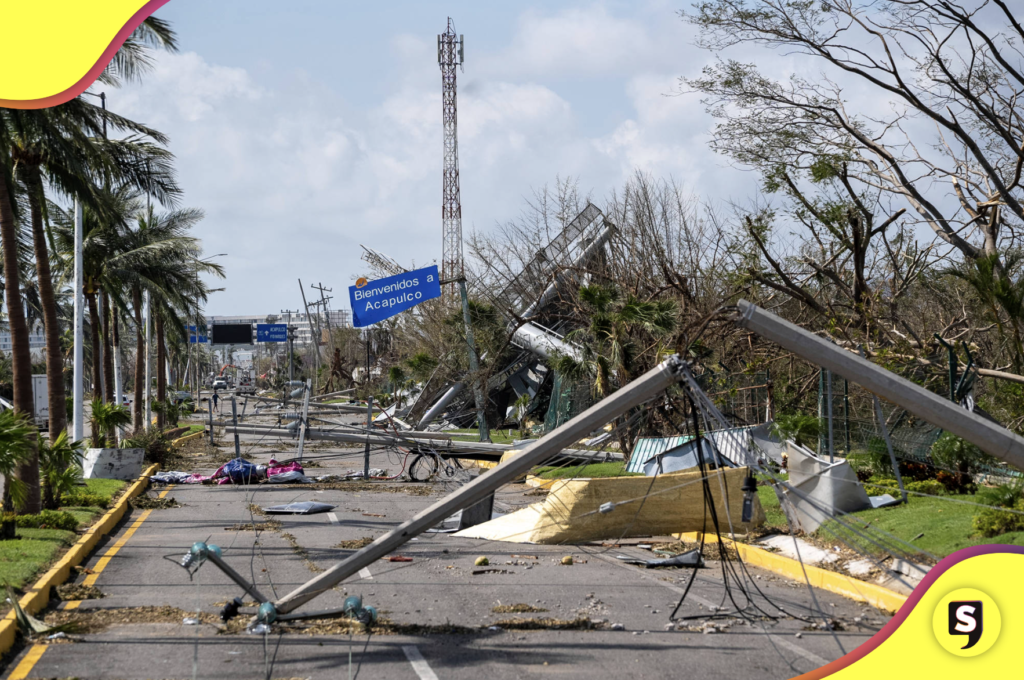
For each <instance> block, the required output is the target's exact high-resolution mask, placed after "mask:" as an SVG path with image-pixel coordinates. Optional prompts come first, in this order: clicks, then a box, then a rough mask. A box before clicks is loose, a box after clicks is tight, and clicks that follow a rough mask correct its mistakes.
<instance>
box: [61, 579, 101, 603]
mask: <svg viewBox="0 0 1024 680" xmlns="http://www.w3.org/2000/svg"><path fill="white" fill-rule="evenodd" d="M57 595H58V596H60V599H62V600H64V601H65V602H74V601H76V600H99V599H101V598H103V597H105V596H104V594H103V592H102V591H101V590H100V589H99V588H97V587H96V586H83V585H78V584H76V583H65V584H63V585H59V586H57Z"/></svg>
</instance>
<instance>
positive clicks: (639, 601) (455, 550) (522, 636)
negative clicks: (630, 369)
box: [5, 440, 887, 680]
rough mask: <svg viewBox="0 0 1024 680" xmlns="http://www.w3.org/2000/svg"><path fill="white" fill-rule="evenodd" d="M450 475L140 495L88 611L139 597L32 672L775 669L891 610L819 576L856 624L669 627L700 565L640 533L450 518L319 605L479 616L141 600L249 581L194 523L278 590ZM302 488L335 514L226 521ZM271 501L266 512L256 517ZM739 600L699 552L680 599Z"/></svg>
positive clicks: (780, 590)
mask: <svg viewBox="0 0 1024 680" xmlns="http://www.w3.org/2000/svg"><path fill="white" fill-rule="evenodd" d="M266 443H267V442H263V444H264V445H263V446H259V447H256V448H253V447H252V444H253V442H252V441H251V440H250V441H248V442H246V443H245V447H246V449H247V451H248V457H249V458H250V460H254V461H258V462H263V461H266V460H267V459H269V458H270V456H271V455H275V454H274V453H273V451H275V448H274V446H266V445H265V444H266ZM324 446H325V445H324V444H314V445H313V447H312V448H313V450H311V451H309V452H308V456H310V457H312V458H314V459H319V462H320V466H321V467H319V468H310V469H308V470H307V473H308V474H324V473H327V472H338V471H341V470H344V469H361V467H362V460H361V452H360V451H358V450H354V449H338V448H335V449H327V448H321V447H324ZM276 451H278V453H276V455H277V457H279V458H284V457H287V455H288V454H289V453H291V452H293V451H294V443H287V444H282V445H280V446H278V447H277V448H276ZM371 464H372V465H373V466H375V467H384V468H387V469H389V470H391V471H392V473H394V472H397V471H398V469H399V468H400V467H401V461H400V459H399V458H398V457H397V456H395V455H394V454H391V455H389V454H388V453H386V452H383V451H379V452H374V454H373V459H372V461H371ZM440 487H441V485H436V488H435V489H432V490H431V491H432V492H434V495H418V494H419V493H422V491H423V490H424V485H415V484H397V483H396V484H388V485H386V488H387V489H388V490H386V491H385V490H384V488H385V487H384V485H382V487H380V488H377V489H374V490H365V488H361V489H359V490H341V489H314V488H309V487H305V488H296V487H277V486H274V485H261V486H259V487H256V488H250V489H243V488H240V487H230V486H215V487H209V486H179V487H174V488H173V489H172V490H171V491H170V492H169V495H170V496H173V497H174V498H175V499H176V500H177V501H178V502H179V503H181V504H182V507H179V508H173V509H165V510H153V511H150V512H149V514H148V515H146V516H145V518H144V521H142V522H141V524H140V523H139V520H140V519H141V518H142V511H139V510H135V511H133V512H132V513H130V514H129V515H128V516H126V518H125V520H124V521H123V522H122V525H121V528H120V530H119V532H118V533H117V534H115V535H112V536H111V537H109V538H108V539H107V541H106V542H105V544H103V545H101V546H100V547H99V548H98V549H97V551H96V553H95V554H94V555H93V557H92V558H91V559H90V561H89V563H88V565H87V566H88V567H89V568H91V569H96V568H97V564H98V562H99V561H100V557H101V556H102V555H104V554H105V553H106V552H107V551H108V550H109V549H110V547H111V546H114V545H115V544H116V543H117V542H118V541H119V540H123V539H124V537H125V536H126V534H127V532H130V531H133V533H132V534H131V536H130V538H129V539H128V540H127V542H124V544H123V546H122V547H120V549H119V550H118V551H117V552H116V554H115V555H114V556H113V557H112V558H110V559H109V560H108V561H107V564H106V565H105V567H104V568H103V570H102V571H101V572H100V573H99V574H98V576H97V578H96V585H97V586H98V587H99V588H100V589H101V590H102V591H103V593H104V594H105V595H106V597H104V598H103V599H99V600H86V601H83V602H82V603H81V606H80V607H79V609H80V611H81V612H83V613H86V614H88V612H90V611H92V610H99V609H112V608H132V611H133V612H134V613H132V614H129V615H123V616H122V617H121V619H122V623H120V624H118V625H111V626H109V627H107V628H105V629H104V630H101V631H98V632H95V633H90V634H85V635H76V636H73V638H74V639H75V640H77V642H75V643H74V644H52V645H49V646H48V647H46V648H45V651H43V653H42V656H39V657H38V660H36V661H35V663H34V664H31V670H30V671H29V672H28V674H27V675H25V676H23V677H29V678H54V677H77V678H126V679H127V678H192V677H195V678H200V677H201V678H257V677H259V678H264V677H273V678H292V677H296V678H299V677H301V678H314V679H320V678H324V679H326V678H347V677H349V675H348V674H349V654H350V653H351V655H352V668H351V672H352V677H363V678H369V677H372V678H375V679H377V678H381V679H383V678H388V679H390V678H394V679H395V680H416V679H417V678H419V680H434V679H435V678H438V679H441V680H444V679H446V678H453V679H462V678H464V679H465V680H478V679H479V678H481V677H485V678H488V680H497V679H501V678H520V677H551V676H552V675H556V676H565V675H571V676H587V675H589V676H592V677H612V676H614V677H644V676H658V677H665V676H668V675H669V674H672V675H677V674H679V673H680V672H681V671H684V672H685V673H686V675H693V676H695V677H703V676H706V677H715V678H757V679H758V680H761V679H764V678H788V677H792V676H794V675H797V674H799V673H802V672H806V671H809V670H812V669H814V668H816V667H818V666H820V665H822V664H823V663H825V662H827V661H831V660H833V659H835V658H837V657H838V656H841V654H842V653H843V651H842V650H846V651H849V650H851V649H853V648H854V647H856V646H857V645H858V644H860V643H861V642H863V641H865V640H866V639H867V638H868V637H869V636H870V635H871V634H872V633H873V632H874V631H875V630H877V629H878V628H879V627H881V625H883V624H884V622H885V621H886V620H887V617H886V616H884V615H883V614H881V613H879V612H878V611H876V610H873V609H871V608H869V607H867V606H864V605H860V604H856V603H853V602H851V601H848V600H845V599H843V598H841V597H839V596H835V595H832V594H829V593H825V592H822V591H817V592H816V593H815V594H816V597H817V601H818V603H819V605H820V606H821V607H822V608H824V609H825V610H826V611H827V612H828V613H829V615H830V616H833V617H835V618H836V619H839V620H840V621H842V622H843V623H844V628H845V630H844V631H842V632H837V633H835V634H832V633H829V632H822V631H812V630H805V628H806V627H807V624H806V623H804V622H802V621H799V620H795V619H792V618H789V619H782V620H777V621H771V620H767V621H761V620H758V621H754V622H751V623H738V622H737V620H736V619H732V622H733V624H734V625H731V626H730V627H728V628H727V629H726V630H723V631H721V632H714V633H700V632H690V631H686V630H670V631H666V630H665V628H666V624H667V623H668V615H669V612H671V610H672V608H673V607H674V606H675V604H676V602H677V601H678V599H679V596H680V593H681V592H682V587H683V586H684V585H685V580H686V579H687V578H688V577H689V574H690V572H689V571H688V570H642V569H640V568H637V567H634V566H630V565H624V564H622V563H621V562H620V561H619V560H617V559H616V556H618V555H631V556H646V557H649V556H650V553H649V552H645V551H643V550H640V549H638V548H636V547H623V548H615V549H608V548H602V547H600V546H593V545H587V546H571V547H570V546H529V545H516V544H508V543H495V542H485V541H479V540H472V539H459V538H455V537H453V536H451V535H448V534H427V535H423V536H421V537H420V538H419V539H418V540H416V541H414V542H412V543H410V544H408V545H407V547H406V548H403V549H402V550H401V554H403V555H407V556H409V557H412V558H413V562H411V563H392V562H388V561H386V560H382V561H380V562H377V563H376V564H374V565H372V566H371V567H370V568H369V573H366V572H363V573H362V574H361V575H360V576H359V577H355V578H353V579H350V580H349V581H348V582H346V583H345V584H343V585H342V586H341V587H339V588H337V589H335V590H333V591H330V592H327V593H325V594H323V595H322V596H320V597H319V598H317V599H316V600H314V601H313V602H311V603H309V604H308V605H306V608H309V609H328V608H332V607H340V606H341V605H342V602H343V600H344V598H345V597H346V595H348V594H360V595H362V596H363V598H364V601H365V602H366V603H367V604H373V605H375V606H377V607H378V608H379V609H380V611H381V614H382V616H384V617H386V618H387V619H389V620H391V621H395V622H397V623H401V624H420V625H423V626H443V625H444V624H446V623H451V624H457V625H459V626H465V627H471V628H473V629H474V631H473V632H472V633H471V634H464V633H443V632H435V633H428V634H419V635H376V636H372V637H367V636H366V635H365V634H359V635H354V636H352V637H350V636H348V635H338V634H333V635H332V634H325V635H310V634H299V633H294V632H290V633H287V634H280V631H277V630H275V632H274V633H272V634H270V635H269V636H266V637H264V636H262V635H248V634H245V633H237V634H225V633H223V632H221V631H219V630H218V629H217V628H216V627H214V626H213V625H205V624H204V625H200V626H189V625H183V624H182V622H181V621H180V620H178V619H177V618H176V617H175V618H172V619H171V620H165V621H164V622H144V621H143V619H144V618H145V617H139V616H138V615H137V614H138V612H139V611H140V610H138V609H137V608H139V607H145V606H171V607H177V608H180V609H183V610H188V611H196V610H200V611H202V612H207V613H211V614H216V613H217V612H218V611H219V609H220V603H223V602H224V601H226V600H228V599H230V598H232V597H235V596H237V595H239V594H240V592H239V591H240V589H239V588H238V587H237V586H235V585H234V584H232V583H231V582H230V581H229V580H228V579H227V578H226V577H224V576H223V575H222V574H221V573H219V572H218V571H217V570H216V569H215V568H214V567H213V566H212V565H206V566H204V567H203V568H202V569H200V570H199V572H198V573H197V574H196V576H195V578H194V579H193V580H192V581H189V578H188V575H187V574H186V573H185V571H184V570H183V569H182V568H181V567H180V566H178V565H177V564H176V563H175V562H174V561H171V560H168V559H163V558H164V557H165V556H169V557H171V558H174V559H177V558H179V557H180V556H181V555H183V554H184V553H185V552H186V551H187V549H188V547H189V546H190V545H191V544H192V543H193V542H194V541H201V540H209V541H210V542H213V543H218V544H219V545H221V546H223V547H224V549H225V559H226V560H227V561H228V563H229V564H231V565H232V566H233V567H234V568H235V569H236V570H238V571H239V572H240V573H242V574H244V575H247V576H250V577H251V578H252V579H253V580H254V582H255V583H256V584H257V585H258V587H259V588H260V590H261V591H263V592H264V593H266V594H268V595H274V594H277V595H281V594H283V593H286V592H288V591H290V590H292V589H293V588H295V587H297V586H298V585H300V584H302V583H303V582H305V581H307V580H308V579H309V578H311V577H312V576H313V575H314V571H315V570H316V571H318V570H322V569H323V568H326V567H328V566H330V565H331V564H333V563H334V562H336V561H337V560H339V559H341V558H342V557H344V556H345V555H348V554H350V553H351V551H350V550H345V549H341V548H338V547H335V546H337V545H338V543H339V542H341V541H346V540H353V539H359V538H362V537H376V536H379V535H381V534H382V533H384V532H385V531H387V530H388V529H390V528H391V527H393V526H395V525H396V524H398V523H400V522H401V521H402V520H404V519H406V518H408V517H409V516H411V515H412V514H414V513H415V512H416V511H418V510H420V509H422V508H423V507H425V506H426V505H428V504H429V503H431V502H432V501H433V500H434V499H436V498H437V497H438V495H437V494H438V493H441V492H443V489H442V488H440ZM159 491H160V489H156V490H153V491H150V495H152V496H156V495H157V493H158V492H159ZM526 491H527V489H526V488H525V487H522V486H509V487H505V488H504V489H503V490H502V491H501V492H500V493H499V494H498V498H497V500H498V502H499V503H501V504H503V505H505V506H506V507H517V506H521V505H525V504H527V503H529V502H531V501H536V500H537V498H536V497H529V496H525V495H524V493H525V492H526ZM293 500H317V501H322V502H325V503H330V504H333V505H336V506H337V507H336V508H335V509H334V510H333V514H332V515H328V514H317V515H310V516H278V517H279V519H280V520H281V522H282V526H281V527H280V530H277V531H265V532H262V533H261V534H260V535H259V541H258V545H254V533H253V532H252V531H230V530H226V529H230V528H231V527H232V526H233V525H236V524H245V523H251V522H252V521H253V519H254V517H253V516H252V515H251V514H250V510H249V506H250V504H254V505H255V506H266V505H272V504H278V503H285V502H289V501H293ZM264 519H265V518H263V517H259V516H255V520H256V521H262V520H264ZM566 554H572V555H574V556H575V557H576V564H574V565H573V566H571V567H567V566H563V565H561V564H560V559H561V557H562V556H564V555H566ZM479 555H487V556H488V557H489V559H490V561H491V563H492V566H495V567H497V568H500V569H503V570H505V571H507V573H489V574H482V575H473V573H472V572H473V560H474V559H475V558H476V557H477V556H479ZM512 555H531V556H536V557H537V559H536V560H532V559H525V558H524V559H519V558H513V557H512ZM508 562H512V564H507V563H508ZM750 577H751V579H752V580H753V581H754V582H756V583H757V585H758V586H759V587H760V588H761V589H762V590H763V593H764V594H765V595H766V596H767V597H768V598H770V600H771V601H772V602H773V603H775V604H776V605H780V606H782V607H783V608H785V609H787V610H788V611H790V612H792V613H798V614H804V615H807V614H811V613H812V612H813V611H815V609H814V603H813V601H812V598H811V597H810V592H809V591H808V589H807V588H806V586H801V585H800V584H795V583H791V582H788V581H786V580H785V579H781V578H778V577H776V576H774V575H772V574H770V573H768V572H764V571H760V570H757V569H750ZM82 578H83V577H79V579H80V580H81V579H82ZM737 597H740V596H737ZM245 599H248V598H245ZM755 601H756V602H757V603H758V604H759V605H760V606H761V607H762V608H763V609H764V610H765V611H767V612H769V613H773V614H776V613H777V610H776V609H774V608H773V607H772V606H771V605H770V604H768V603H767V602H766V601H765V599H764V598H762V597H757V598H756V599H755ZM513 604H529V605H531V606H533V607H537V608H541V609H546V610H547V612H542V613H536V614H523V615H520V616H522V617H534V618H544V617H550V618H557V619H563V620H567V619H574V618H576V617H578V616H586V617H589V618H590V619H591V620H593V621H604V622H605V625H610V624H612V623H617V624H622V626H623V627H624V630H622V631H614V630H511V629H497V630H488V629H487V627H488V626H492V625H493V624H495V623H496V622H499V621H500V620H502V619H507V618H509V616H510V615H509V614H497V613H494V612H493V611H492V609H493V608H494V607H496V606H499V605H513ZM728 604H729V603H728V601H727V600H726V599H725V589H724V587H723V581H722V572H721V569H720V564H719V563H717V562H712V563H710V564H709V568H707V569H702V570H700V572H699V576H698V577H697V579H696V582H695V584H694V586H693V589H692V590H691V592H690V595H689V597H688V598H687V602H686V604H685V605H684V606H683V608H682V609H681V612H682V613H686V614H690V615H702V614H705V613H707V612H708V611H709V608H710V606H713V605H714V606H721V605H728ZM855 619H857V621H855ZM700 622H701V619H698V620H697V621H695V623H697V624H699V623H700ZM435 630H437V629H435ZM798 635H799V637H798ZM40 651H42V648H37V649H35V651H34V652H33V651H32V648H26V649H25V650H22V652H21V653H20V654H19V655H18V657H16V658H15V659H14V660H13V661H12V662H11V664H9V665H8V667H7V669H6V671H5V673H10V672H11V671H12V670H16V669H20V670H25V669H26V668H27V667H28V666H29V665H30V663H29V662H25V663H22V662H23V661H25V659H26V656H27V655H28V654H30V653H31V654H32V655H33V657H35V656H38V653H39V652H40ZM5 677H6V676H5Z"/></svg>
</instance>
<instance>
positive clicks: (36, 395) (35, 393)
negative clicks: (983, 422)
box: [32, 373, 50, 430]
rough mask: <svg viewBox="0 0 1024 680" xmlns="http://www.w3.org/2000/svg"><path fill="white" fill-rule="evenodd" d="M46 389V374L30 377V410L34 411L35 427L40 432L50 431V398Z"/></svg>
mask: <svg viewBox="0 0 1024 680" xmlns="http://www.w3.org/2000/svg"><path fill="white" fill-rule="evenodd" d="M49 394H50V393H49V391H48V390H47V387H46V374H45V373H44V374H43V375H33V376H32V408H33V410H34V411H35V417H36V426H37V427H39V429H40V430H48V429H50V396H49Z"/></svg>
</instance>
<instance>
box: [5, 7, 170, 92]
mask: <svg viewBox="0 0 1024 680" xmlns="http://www.w3.org/2000/svg"><path fill="white" fill-rule="evenodd" d="M167 1H168V0H148V1H147V0H103V1H102V2H99V1H97V0H91V1H89V0H47V2H38V1H37V2H5V3H3V5H4V8H3V21H0V63H3V64H7V65H11V64H17V68H6V69H4V71H3V73H2V74H0V106H4V107H7V108H28V109H36V108H44V107H47V106H56V105H58V104H62V103H64V102H66V101H68V100H69V99H72V98H74V97H76V96H78V95H79V94H81V93H82V92H83V91H84V90H85V89H86V88H87V87H89V86H90V85H91V84H92V83H93V82H94V81H95V80H96V78H97V77H98V76H99V75H100V73H101V72H102V71H103V69H104V68H105V67H106V66H107V64H108V63H110V60H111V58H112V57H113V56H114V53H115V52H117V50H118V48H120V47H121V45H122V43H124V41H125V39H126V38H127V37H128V36H129V35H130V34H131V32H132V31H133V30H135V29H136V28H137V27H138V26H139V24H141V23H142V21H143V20H145V19H146V17H148V16H149V15H150V14H152V13H153V12H154V11H156V10H157V9H158V8H159V7H160V6H161V5H163V4H165V3H166V2H167Z"/></svg>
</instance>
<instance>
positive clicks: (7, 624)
mask: <svg viewBox="0 0 1024 680" xmlns="http://www.w3.org/2000/svg"><path fill="white" fill-rule="evenodd" d="M158 469H160V465H159V464H155V465H151V466H150V467H149V468H148V469H146V471H145V472H143V473H142V476H141V477H139V478H138V479H137V480H135V482H134V483H132V485H131V486H129V487H128V490H127V491H125V492H124V493H123V494H122V495H121V497H120V498H119V499H118V500H117V502H116V503H115V504H114V507H112V508H111V509H110V510H107V512H106V513H105V514H104V515H103V517H101V518H100V520H99V521H98V522H96V523H95V524H93V525H92V526H91V527H89V529H88V531H86V532H85V533H84V534H83V535H82V537H81V538H79V539H78V542H76V543H75V544H74V545H73V546H71V548H70V549H69V550H68V551H67V552H66V553H64V555H63V556H62V557H61V558H60V559H59V560H57V563H56V564H54V565H53V566H52V567H50V570H49V571H48V572H46V573H45V574H43V576H42V577H41V578H40V579H39V580H38V581H36V582H35V584H33V586H32V587H31V588H29V589H28V590H27V591H26V592H25V594H24V595H22V597H21V600H19V602H20V603H21V608H22V609H24V610H25V611H26V612H28V613H29V614H34V613H36V612H37V611H40V610H41V609H43V608H44V607H46V605H47V604H49V602H50V589H51V588H53V587H54V586H57V585H60V584H61V583H63V582H64V581H66V580H67V578H68V576H70V575H71V568H72V567H74V566H76V565H78V564H81V563H82V562H83V561H85V558H87V557H88V556H89V553H91V552H92V550H93V548H95V547H96V544H97V543H99V542H100V539H101V538H103V537H104V536H106V535H107V534H108V533H110V531H111V529H113V528H114V527H115V526H117V523H118V522H119V521H120V520H121V518H122V517H123V516H124V513H125V510H126V509H127V508H128V501H129V500H131V499H132V498H135V497H136V496H138V495H139V494H140V493H142V492H143V491H145V489H146V487H147V486H149V478H150V476H151V475H152V474H154V473H155V472H156V471H157V470H158ZM17 632H18V623H17V621H16V620H15V616H14V610H13V609H12V610H11V611H9V612H7V616H5V617H4V618H3V619H2V620H0V654H6V653H7V650H9V649H10V648H11V647H12V646H14V640H15V637H16V633H17Z"/></svg>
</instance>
